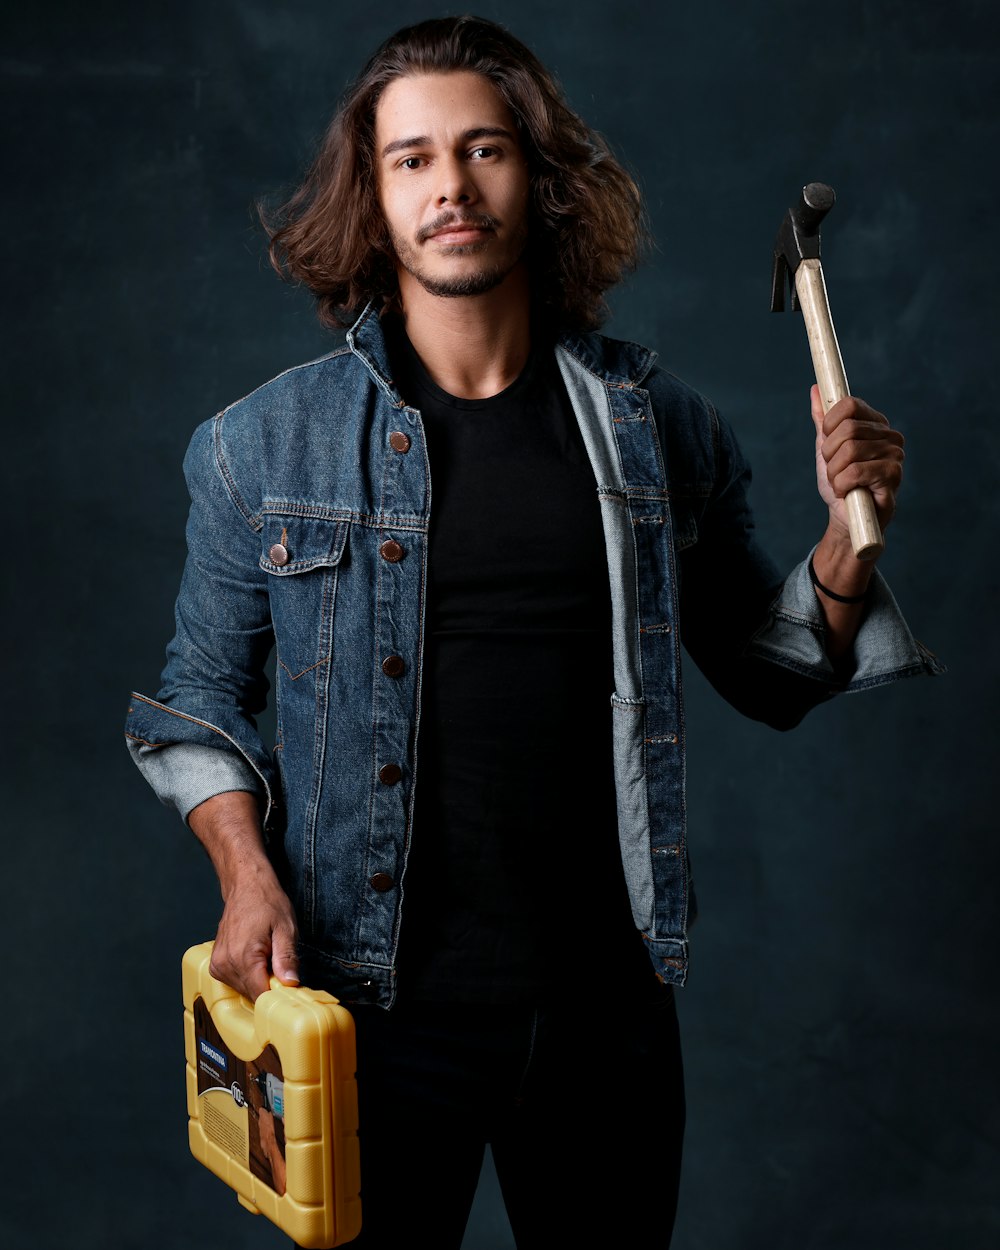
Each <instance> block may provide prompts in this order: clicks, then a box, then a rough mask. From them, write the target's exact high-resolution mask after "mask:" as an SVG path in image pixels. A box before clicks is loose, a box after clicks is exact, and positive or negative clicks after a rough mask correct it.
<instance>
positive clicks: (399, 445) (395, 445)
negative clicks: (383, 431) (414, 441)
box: [389, 430, 410, 455]
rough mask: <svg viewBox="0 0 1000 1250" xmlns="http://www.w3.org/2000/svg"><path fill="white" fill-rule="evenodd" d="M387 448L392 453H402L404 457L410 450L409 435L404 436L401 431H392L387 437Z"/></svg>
mask: <svg viewBox="0 0 1000 1250" xmlns="http://www.w3.org/2000/svg"><path fill="white" fill-rule="evenodd" d="M389 446H390V447H391V448H392V450H393V451H398V452H402V453H403V454H404V455H405V454H406V452H408V451H409V450H410V436H409V434H404V433H403V431H402V430H393V432H392V433H391V434H390V435H389Z"/></svg>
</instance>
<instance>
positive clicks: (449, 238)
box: [430, 226, 493, 243]
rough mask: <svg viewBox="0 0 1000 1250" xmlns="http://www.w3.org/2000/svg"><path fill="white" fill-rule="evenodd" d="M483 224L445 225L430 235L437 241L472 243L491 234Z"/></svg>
mask: <svg viewBox="0 0 1000 1250" xmlns="http://www.w3.org/2000/svg"><path fill="white" fill-rule="evenodd" d="M492 233H493V232H492V231H491V230H487V229H486V227H485V226H445V228H444V229H443V230H436V231H435V232H434V233H433V234H432V235H431V236H430V237H431V238H432V239H434V240H435V242H437V243H473V242H476V241H478V240H479V239H485V238H486V237H487V236H488V235H490V234H492Z"/></svg>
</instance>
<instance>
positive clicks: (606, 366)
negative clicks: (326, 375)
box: [347, 301, 656, 404]
mask: <svg viewBox="0 0 1000 1250" xmlns="http://www.w3.org/2000/svg"><path fill="white" fill-rule="evenodd" d="M347 345H348V347H349V348H350V349H351V351H352V352H353V353H354V355H355V356H357V357H358V358H359V360H361V362H362V363H363V364H364V366H365V368H366V369H367V370H368V371H369V373H370V374H371V375H372V377H373V378H374V379H375V382H376V383H377V384H378V386H379V387H380V388H381V389H382V390H383V391H385V393H386V394H387V395H388V396H389V397H390V398H391V400H392V402H393V403H395V404H398V403H399V402H400V399H399V395H398V394H397V393H396V389H395V385H394V383H393V381H392V376H391V374H390V371H389V360H388V356H387V353H386V350H385V336H384V335H383V333H382V326H381V323H380V321H379V312H378V307H377V305H376V304H375V302H374V301H372V302H371V303H369V304H368V305H367V306H366V307H365V309H364V310H363V312H362V313H361V315H360V316H359V317H358V319H357V321H355V323H354V325H352V326H351V328H350V329H349V330H348V332H347ZM559 346H560V347H563V348H565V350H566V351H567V352H569V354H570V355H571V356H572V357H573V358H574V360H576V361H577V362H578V363H579V364H580V365H582V366H583V368H584V369H586V370H587V371H588V372H589V373H592V374H593V375H594V376H595V377H596V378H598V379H600V381H601V382H602V383H604V384H605V385H607V386H615V387H627V388H629V389H631V388H632V387H636V386H640V385H641V384H642V382H643V381H644V379H645V378H646V377H647V376H648V374H649V371H650V370H651V369H652V367H653V364H654V362H655V360H656V352H654V351H650V349H649V348H648V347H643V346H641V345H640V344H639V343H628V342H625V341H623V340H621V339H609V338H607V337H606V336H605V335H603V334H564V335H563V336H562V337H561V338H560V339H559Z"/></svg>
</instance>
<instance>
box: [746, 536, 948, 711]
mask: <svg viewBox="0 0 1000 1250" xmlns="http://www.w3.org/2000/svg"><path fill="white" fill-rule="evenodd" d="M746 650H747V655H752V656H756V657H758V658H760V659H763V660H768V661H770V662H771V663H773V664H779V665H781V666H783V667H784V668H787V669H791V670H792V671H793V672H796V673H800V674H801V675H802V676H804V677H812V678H815V679H816V680H818V681H821V682H825V683H826V684H828V685H830V686H831V687H835V688H836V689H838V690H843V691H846V692H854V691H860V690H868V689H871V688H873V687H875V686H884V685H887V684H888V683H889V682H893V681H899V680H900V679H901V678H904V677H920V676H933V675H935V674H938V673H943V672H944V671H945V669H944V665H943V664H942V663H941V662H940V660H938V658H937V657H936V656H935V655H934V654H933V653H932V652H931V651H928V649H927V648H926V647H925V646H924V645H923V643H921V642H918V640H917V639H916V638H914V636H913V634H912V633H911V632H910V628H909V626H908V625H907V624H906V621H905V620H904V618H903V614H902V612H900V610H899V606H898V604H897V603H896V600H895V598H894V597H893V594H892V591H891V590H890V589H889V587H888V585H887V583H886V581H885V579H884V578H883V577H882V575H881V574H880V573H879V571H878V570H877V569H875V570H874V572H873V576H872V581H871V585H870V587H869V591H868V602H867V606H866V610H865V614H864V617H863V619H862V621H861V625H860V627H859V629H858V633H857V637H856V638H855V640H854V645H853V648H852V651H851V652H850V654H849V656H847V657H844V658H843V659H841V660H838V661H837V663H836V665H834V663H833V661H831V659H830V657H829V656H828V655H827V654H826V622H825V619H824V617H823V609H822V607H821V606H820V603H819V601H818V599H817V598H816V592H815V590H814V589H813V585H812V580H811V579H810V577H809V561H808V558H807V559H806V560H803V561H802V563H801V564H799V565H797V566H796V567H795V568H794V569H793V570H792V572H791V573H790V574H789V575H788V577H787V578H786V579H785V582H784V584H783V586H782V587H781V591H780V593H779V594H778V596H777V598H776V599H775V600H774V602H773V603H772V605H771V609H770V611H769V613H768V617H767V620H766V621H765V622H764V624H763V625H762V626H761V628H760V629H759V630H758V631H757V632H756V633H755V634H754V635H753V637H752V638H751V639H750V641H749V643H748V644H747V649H746ZM846 674H849V676H847V677H845V675H846Z"/></svg>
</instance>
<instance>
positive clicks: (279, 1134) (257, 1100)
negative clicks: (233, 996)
mask: <svg viewBox="0 0 1000 1250" xmlns="http://www.w3.org/2000/svg"><path fill="white" fill-rule="evenodd" d="M193 1014H194V1032H195V1043H196V1053H197V1058H198V1105H199V1108H200V1117H201V1123H202V1127H203V1128H204V1130H205V1135H206V1137H208V1139H209V1140H210V1141H212V1142H214V1143H215V1144H216V1145H217V1146H218V1147H219V1148H220V1149H221V1150H224V1151H225V1152H226V1154H228V1155H229V1156H230V1157H231V1158H233V1159H235V1160H237V1161H238V1162H239V1163H242V1164H243V1166H244V1167H248V1168H249V1169H250V1171H251V1172H252V1173H253V1174H254V1176H256V1177H258V1178H259V1179H260V1180H262V1181H263V1182H264V1183H265V1184H266V1185H269V1186H270V1187H271V1189H273V1190H274V1192H275V1193H276V1194H279V1195H280V1194H283V1193H284V1192H285V1083H284V1078H283V1076H282V1072H281V1061H280V1059H279V1058H278V1052H277V1051H276V1050H275V1049H274V1047H273V1046H265V1048H264V1049H263V1051H261V1053H260V1054H259V1055H258V1056H257V1058H256V1059H252V1060H250V1061H249V1062H247V1061H245V1060H243V1059H239V1058H237V1056H236V1055H234V1054H233V1053H232V1051H230V1049H229V1047H228V1046H227V1045H226V1043H225V1041H224V1040H223V1038H222V1035H221V1034H220V1032H219V1030H218V1029H217V1028H216V1027H215V1021H214V1020H213V1019H212V1014H211V1012H210V1011H209V1010H208V1007H206V1005H205V1000H204V999H203V998H202V997H201V996H200V995H199V996H198V997H197V998H196V999H195V1002H194V1013H193Z"/></svg>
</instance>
